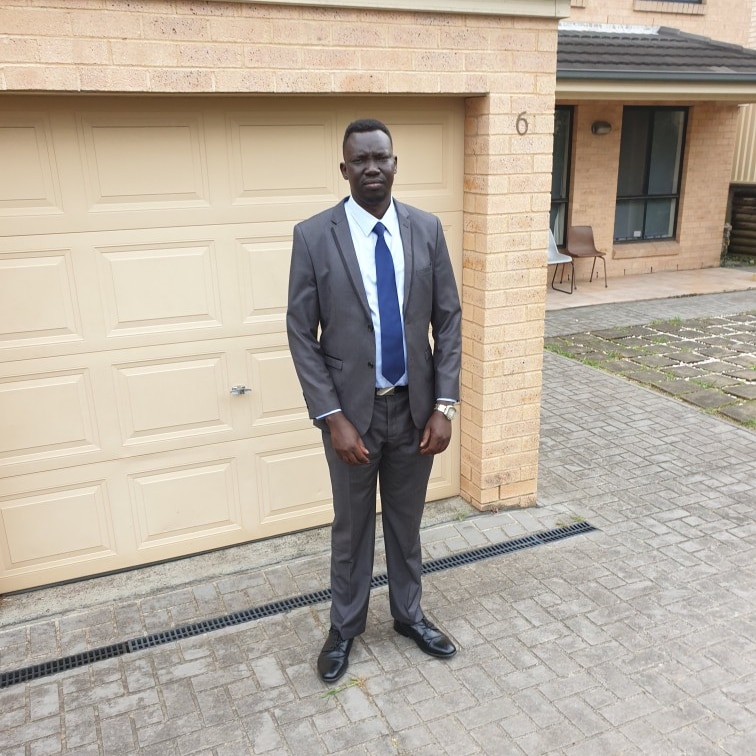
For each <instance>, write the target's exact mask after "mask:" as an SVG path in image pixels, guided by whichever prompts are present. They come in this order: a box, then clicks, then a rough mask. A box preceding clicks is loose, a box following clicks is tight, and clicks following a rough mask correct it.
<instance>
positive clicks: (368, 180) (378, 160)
mask: <svg viewBox="0 0 756 756" xmlns="http://www.w3.org/2000/svg"><path fill="white" fill-rule="evenodd" d="M340 167H341V175H342V176H343V177H344V178H345V179H346V180H347V181H348V182H349V188H350V189H351V192H352V197H354V199H355V202H357V204H358V205H360V207H363V208H364V209H365V210H367V211H368V212H369V213H372V214H373V215H375V216H376V217H378V218H380V217H381V216H383V214H384V213H385V212H386V209H387V208H388V205H389V202H390V201H391V187H392V185H393V183H394V174H395V173H396V157H395V155H394V150H393V147H392V145H391V139H389V136H388V134H384V133H383V132H382V131H365V132H361V133H359V132H354V133H352V134H350V135H349V138H348V139H347V141H346V143H345V144H344V162H343V163H341V166H340Z"/></svg>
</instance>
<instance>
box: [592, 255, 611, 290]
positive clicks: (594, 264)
mask: <svg viewBox="0 0 756 756" xmlns="http://www.w3.org/2000/svg"><path fill="white" fill-rule="evenodd" d="M599 258H600V259H601V262H602V263H604V288H605V289H608V288H609V285H608V284H607V282H606V258H605V257H604V256H603V255H597V256H596V257H594V258H593V265H592V266H591V281H593V272H594V271H595V270H596V260H597V259H599ZM596 278H598V274H596Z"/></svg>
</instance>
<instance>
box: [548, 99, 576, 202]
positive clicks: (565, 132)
mask: <svg viewBox="0 0 756 756" xmlns="http://www.w3.org/2000/svg"><path fill="white" fill-rule="evenodd" d="M570 115H571V112H570V111H569V110H565V109H560V108H557V110H556V112H555V113H554V163H553V167H552V171H551V198H552V199H567V167H568V164H569V160H568V155H569V150H570Z"/></svg>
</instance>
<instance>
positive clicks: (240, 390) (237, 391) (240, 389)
mask: <svg viewBox="0 0 756 756" xmlns="http://www.w3.org/2000/svg"><path fill="white" fill-rule="evenodd" d="M251 390H252V389H248V388H247V387H246V386H231V393H232V394H234V395H235V396H241V395H242V394H246V393H247V391H251Z"/></svg>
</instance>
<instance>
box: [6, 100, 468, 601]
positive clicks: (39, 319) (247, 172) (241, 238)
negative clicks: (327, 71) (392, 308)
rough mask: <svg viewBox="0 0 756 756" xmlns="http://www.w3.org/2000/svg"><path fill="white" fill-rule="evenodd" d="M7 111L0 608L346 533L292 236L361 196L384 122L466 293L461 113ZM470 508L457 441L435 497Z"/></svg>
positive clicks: (42, 103) (22, 105)
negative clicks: (48, 593)
mask: <svg viewBox="0 0 756 756" xmlns="http://www.w3.org/2000/svg"><path fill="white" fill-rule="evenodd" d="M2 105H3V107H2V108H0V165H2V166H3V169H2V171H0V234H1V236H0V361H1V362H0V551H1V554H0V556H1V558H2V565H1V566H2V574H1V575H0V593H4V592H8V591H11V590H17V589H22V588H26V587H30V586H36V585H42V584H48V583H52V582H57V581H60V580H66V579H71V578H76V577H80V576H84V575H93V574H97V573H101V572H106V571H109V570H115V569H121V568H125V567H130V566H133V565H138V564H145V563H148V562H154V561H157V560H161V559H166V558H171V557H176V556H180V555H184V554H189V553H195V552H199V551H203V550H207V549H212V548H216V547H220V546H226V545H230V544H235V543H241V542H244V541H249V540H253V539H256V538H262V537H267V536H271V535H275V534H279V533H284V532H290V531H293V530H299V529H302V528H307V527H312V526H315V525H321V524H323V523H327V522H329V521H330V519H331V502H330V487H329V482H328V475H327V470H326V465H325V461H324V458H323V454H322V451H321V445H320V439H319V434H318V432H317V431H316V430H315V429H314V428H313V427H312V425H311V423H310V421H309V420H308V419H307V417H306V413H305V409H304V404H303V400H302V395H301V391H300V389H299V385H298V383H297V380H296V377H295V374H294V369H293V366H292V363H291V359H290V357H289V353H288V349H287V345H286V335H285V326H284V317H285V307H286V287H287V278H288V266H289V256H290V251H291V231H292V227H293V225H294V223H295V222H297V221H299V220H301V219H303V218H305V217H308V216H309V215H312V214H313V213H315V212H318V211H320V210H322V209H325V208H327V207H329V206H331V205H332V204H334V203H335V202H336V201H338V200H339V199H340V198H341V197H343V196H344V195H346V194H347V192H348V185H347V184H346V182H344V181H343V179H342V178H341V175H340V173H339V171H338V161H339V156H340V152H341V137H342V134H343V130H344V127H345V126H346V124H347V123H348V122H349V121H350V120H352V119H353V118H355V117H360V116H362V115H365V114H370V115H374V116H376V117H379V118H382V119H384V120H385V121H386V122H387V123H388V124H389V125H390V126H391V127H392V130H393V132H394V139H395V143H396V144H395V146H396V150H397V154H398V155H399V175H398V177H397V182H396V190H395V191H396V195H397V197H398V198H400V199H403V200H405V201H407V202H410V203H412V204H416V205H419V206H421V207H424V208H425V209H428V210H431V211H433V212H436V213H438V214H439V215H440V216H441V218H442V221H443V223H444V227H445V229H446V232H447V234H448V237H449V243H450V248H451V249H452V254H453V257H454V261H455V266H456V268H457V275H458V278H459V279H461V271H460V260H461V247H462V170H463V165H462V160H463V156H462V150H463V144H462V129H463V111H462V104H461V103H460V102H456V101H451V100H423V101H418V100H408V99H405V100H384V101H382V102H381V104H380V107H376V103H375V102H374V101H371V102H370V104H369V105H368V104H367V103H366V102H360V101H357V100H346V99H338V100H336V99H316V98H310V99H276V100H273V99H212V100H210V99H202V100H200V99H180V98H177V99H146V98H145V99H132V98H105V97H98V98H83V97H82V98H65V97H61V98H39V99H37V98H32V97H26V98H20V97H19V98H12V97H6V98H2ZM235 387H246V389H242V388H235ZM457 437H458V434H457ZM458 490H459V449H458V446H457V447H455V448H454V449H452V450H450V452H448V453H447V454H446V455H444V457H442V458H439V460H438V461H437V463H436V465H435V467H434V473H433V479H432V483H431V490H430V494H429V498H440V497H444V496H449V495H453V494H455V493H457V492H458Z"/></svg>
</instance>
